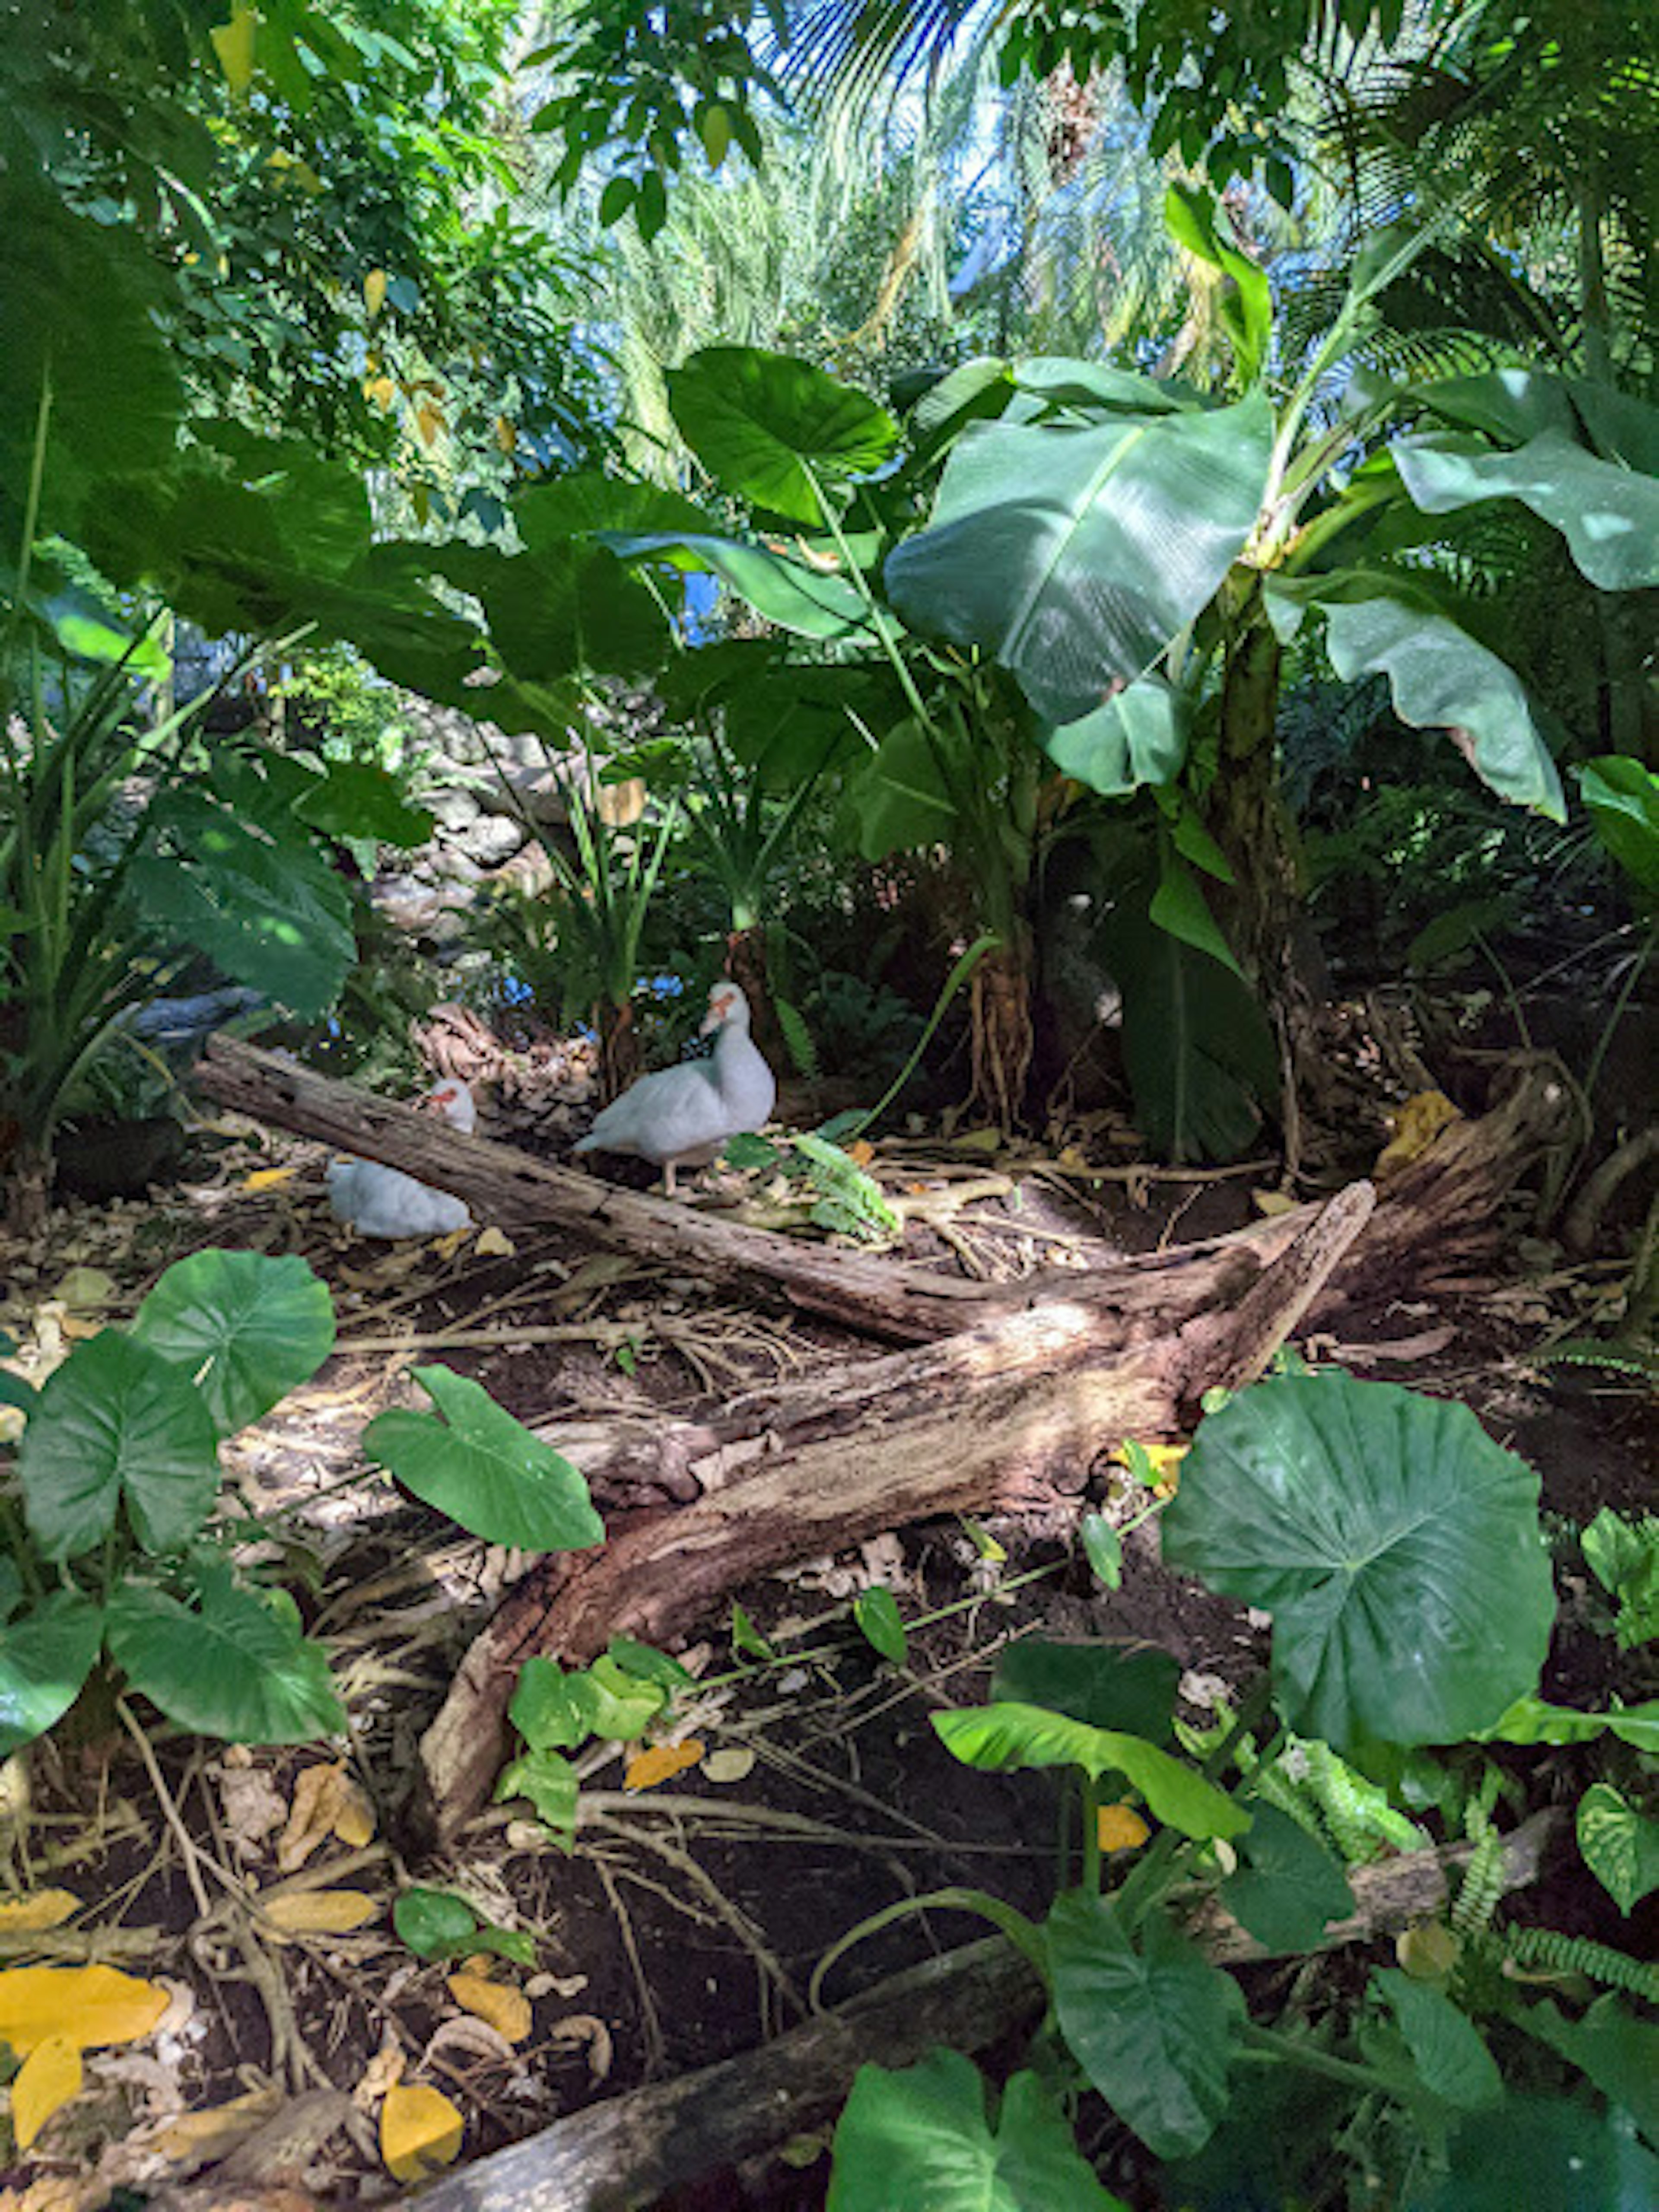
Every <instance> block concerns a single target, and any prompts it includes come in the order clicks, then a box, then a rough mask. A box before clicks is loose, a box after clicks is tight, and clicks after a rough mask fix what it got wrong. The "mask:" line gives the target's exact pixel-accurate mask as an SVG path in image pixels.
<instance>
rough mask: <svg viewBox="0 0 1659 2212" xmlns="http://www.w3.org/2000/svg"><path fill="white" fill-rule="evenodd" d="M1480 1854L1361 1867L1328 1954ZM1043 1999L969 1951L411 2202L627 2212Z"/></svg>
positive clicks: (1025, 1969) (1520, 1834) (993, 1953)
mask: <svg viewBox="0 0 1659 2212" xmlns="http://www.w3.org/2000/svg"><path fill="white" fill-rule="evenodd" d="M1563 1825H1564V1816H1563V1815H1562V1814H1560V1813H1559V1812H1544V1813H1539V1814H1534V1816H1533V1818H1532V1819H1531V1820H1527V1821H1525V1822H1523V1824H1522V1826H1520V1827H1518V1828H1516V1829H1515V1830H1514V1831H1513V1832H1511V1833H1510V1835H1508V1836H1506V1837H1505V1838H1504V1852H1503V1861H1502V1871H1501V1875H1500V1880H1501V1882H1502V1886H1503V1887H1504V1890H1505V1891H1510V1890H1515V1889H1519V1888H1522V1887H1526V1886H1527V1885H1528V1884H1530V1883H1532V1882H1534V1881H1536V1880H1537V1879H1538V1876H1539V1873H1540V1870H1541V1866H1542V1863H1543V1859H1544V1855H1545V1852H1546V1850H1547V1847H1548V1846H1549V1844H1550V1843H1551V1840H1552V1838H1553V1837H1554V1836H1555V1835H1556V1834H1557V1833H1559V1831H1560V1829H1561V1828H1562V1826H1563ZM1472 1850H1473V1846H1472V1845H1470V1844H1455V1845H1452V1846H1450V1847H1449V1848H1443V1849H1441V1850H1428V1851H1413V1852H1411V1853H1409V1854H1407V1856H1406V1857H1401V1858H1397V1859H1389V1860H1385V1861H1384V1862H1383V1863H1382V1864H1381V1865H1378V1866H1370V1867H1357V1868H1355V1869H1352V1872H1351V1873H1350V1875H1349V1886H1350V1887H1351V1888H1352V1891H1353V1895H1354V1911H1353V1913H1352V1915H1351V1916H1350V1917H1349V1918H1347V1919H1346V1920H1343V1921H1340V1922H1337V1923H1334V1924H1333V1925H1332V1926H1330V1927H1329V1928H1328V1929H1326V1930H1325V1933H1324V1935H1323V1936H1322V1938H1321V1940H1320V1943H1319V1945H1318V1948H1320V1949H1321V1950H1334V1949H1336V1948H1339V1947H1341V1946H1346V1945H1348V1944H1352V1943H1366V1942H1374V1941H1375V1940H1376V1939H1377V1938H1379V1937H1382V1936H1393V1935H1396V1934H1398V1933H1399V1932H1400V1931H1401V1929H1405V1928H1408V1927H1410V1926H1411V1925H1412V1923H1413V1922H1415V1921H1419V1920H1423V1919H1426V1918H1428V1917H1430V1916H1431V1914H1433V1913H1436V1912H1437V1911H1440V1910H1441V1908H1442V1907H1443V1905H1444V1903H1445V1899H1446V1888H1447V1884H1446V1876H1447V1874H1448V1871H1449V1869H1452V1868H1454V1867H1455V1866H1458V1865H1461V1864H1462V1863H1465V1862H1467V1860H1468V1857H1470V1854H1471V1851H1472ZM1188 1932H1189V1933H1190V1934H1191V1935H1193V1936H1194V1938H1195V1939H1196V1941H1197V1942H1198V1943H1199V1945H1200V1948H1201V1949H1203V1950H1204V1951H1205V1952H1206V1954H1207V1955H1208V1956H1209V1957H1210V1958H1211V1959H1212V1960H1213V1961H1214V1962H1215V1963H1216V1964H1217V1965H1218V1966H1235V1965H1239V1964H1243V1962H1245V1961H1246V1960H1255V1959H1262V1958H1265V1957H1267V1956H1268V1955H1269V1954H1267V1952H1266V1951H1264V1949H1263V1948H1262V1947H1261V1945H1260V1944H1259V1943H1257V1942H1255V1941H1254V1939H1253V1938H1251V1937H1250V1936H1247V1935H1246V1934H1245V1933H1244V1931H1243V1929H1241V1928H1240V1927H1239V1926H1238V1924H1237V1922H1236V1921H1234V1920H1232V1919H1231V1918H1230V1917H1228V1915H1226V1914H1225V1913H1224V1912H1220V1911H1214V1912H1212V1913H1210V1914H1208V1915H1206V1916H1205V1917H1200V1919H1198V1920H1197V1921H1195V1922H1194V1923H1192V1924H1191V1926H1190V1928H1189V1931H1188ZM1042 2002H1043V1991H1042V1983H1041V1981H1040V1980H1039V1979H1038V1978H1037V1975H1036V1972H1035V1971H1034V1970H1033V1969H1032V1967H1031V1966H1030V1965H1028V1963H1027V1962H1026V1961H1025V1960H1024V1959H1023V1958H1021V1957H1020V1955H1019V1954H1018V1952H1016V1951H1015V1950H1014V1949H1013V1948H1012V1946H1011V1945H1009V1944H1007V1943H1006V1942H1004V1941H1003V1940H1002V1938H1001V1937H1000V1936H990V1937H987V1939H985V1940H984V1941H982V1942H977V1943H968V1944H963V1946H961V1947H960V1948H958V1949H956V1950H953V1951H948V1952H946V1953H945V1954H944V1955H943V1956H942V1957H940V1958H937V1959H930V1960H927V1962H926V1964H925V1965H923V1966H916V1967H913V1968H911V1969H910V1970H909V1972H906V1973H902V1974H896V1975H895V1976H893V1977H892V1978H890V1980H887V1981H884V1982H882V1983H880V1984H878V1985H877V1986H876V1987H875V1988H874V1989H872V1990H865V1991H863V1992H862V1993H861V1994H860V1996H855V1997H852V1998H849V1999H848V2002H846V2003H845V2004H842V2005H837V2006H836V2007H834V2008H833V2009H831V2010H829V2011H828V2012H825V2013H821V2014H819V2015H817V2016H816V2017H814V2018H813V2019H811V2020H807V2021H803V2022H802V2023H801V2025H800V2026H799V2027H793V2028H790V2029H788V2030H787V2032H786V2033H784V2034H782V2035H781V2036H778V2037H776V2038H775V2039H774V2040H773V2041H772V2042H770V2043H767V2044H763V2045H761V2046H760V2048H759V2049H758V2050H756V2051H748V2052H746V2053H745V2054H744V2056H743V2057H739V2058H730V2059H726V2060H725V2061H724V2062H722V2063H720V2064H719V2065H716V2066H705V2067H702V2068H701V2069H699V2070H698V2071H697V2072H696V2073H695V2074H687V2075H682V2076H681V2078H680V2079H679V2080H678V2081H666V2082H647V2084H646V2085H645V2086H644V2087H642V2088H639V2089H633V2090H629V2092H627V2093H626V2094H624V2095H623V2096H620V2097H610V2098H606V2099H605V2100H604V2101H602V2102H601V2103H599V2104H597V2105H589V2106H586V2109H585V2110H583V2111H582V2112H573V2113H572V2114H571V2115H570V2116H569V2118H567V2119H562V2120H556V2121H554V2123H553V2124H552V2125H551V2126H550V2127H547V2128H544V2129H543V2130H541V2131H540V2133H539V2134H538V2135H534V2136H529V2137H528V2138H527V2139H526V2141H525V2142H520V2143H514V2144H513V2146H512V2147H511V2148H509V2149H507V2150H501V2151H497V2152H495V2154H494V2155H493V2156H492V2157H489V2158H485V2159H480V2160H478V2161H477V2164H476V2165H474V2166H468V2167H466V2168H465V2170H464V2171H462V2172H459V2173H455V2174H450V2175H447V2176H446V2177H445V2179H443V2180H441V2181H439V2182H437V2183H435V2185H433V2187H431V2188H430V2189H428V2190H426V2191H422V2194H421V2195H420V2196H418V2197H416V2198H415V2199H414V2201H413V2206H412V2208H411V2212H486V2208H488V2212H627V2208H629V2207H631V2206H638V2205H644V2204H648V2203H652V2202H653V2200H654V2199H655V2198H657V2197H659V2196H660V2195H662V2194H663V2192H664V2191H667V2190H671V2189H674V2190H684V2189H689V2188H690V2187H692V2186H693V2185H696V2183H698V2182H702V2181H706V2180H709V2179H714V2178H715V2177H717V2176H719V2175H720V2174H722V2173H724V2172H728V2171H729V2170H730V2169H731V2168H732V2167H733V2166H738V2165H739V2164H741V2163H742V2162H743V2161H744V2160H750V2159H754V2158H758V2157H762V2156H763V2155H764V2154H766V2153H768V2152H769V2151H774V2150H775V2149H777V2148H778V2147H779V2146H780V2145H781V2144H782V2143H785V2142H787V2141H788V2140H789V2139H790V2137H791V2136H797V2135H799V2134H801V2133H803V2132H804V2131H805V2130H807V2129H810V2128H813V2127H817V2126H818V2125H820V2124H822V2123H823V2121H825V2120H827V2119H828V2118H829V2117H830V2116H831V2114H833V2113H834V2112H836V2111H837V2110H838V2109H839V2107H840V2106H842V2104H844V2103H845V2101H846V2100H847V2096H848V2092H849V2091H850V2090H851V2088H852V2086H853V2077H854V2075H855V2074H856V2073H857V2071H858V2069H859V2068H860V2066H862V2065H865V2064H866V2063H867V2064H872V2065H878V2066H884V2067H887V2068H889V2069H894V2068H897V2067H901V2066H908V2065H912V2064H914V2063H915V2061H916V2060H917V2059H918V2058H921V2057H923V2056H924V2055H925V2053H926V2052H927V2051H930V2050H932V2049H933V2047H934V2046H935V2045H941V2044H942V2045H945V2046H946V2047H947V2048H949V2049H951V2050H954V2051H969V2052H974V2051H984V2050H986V2049H987V2048H989V2047H990V2046H991V2045H993V2044H994V2043H996V2042H998V2041H1000V2039H1002V2037H1004V2036H1005V2035H1006V2034H1008V2033H1011V2032H1012V2031H1013V2030H1015V2029H1018V2028H1020V2027H1024V2026H1026V2025H1027V2024H1029V2023H1031V2022H1034V2021H1035V2020H1036V2017H1037V2015H1038V2014H1039V2013H1040V2011H1041V2009H1042Z"/></svg>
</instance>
